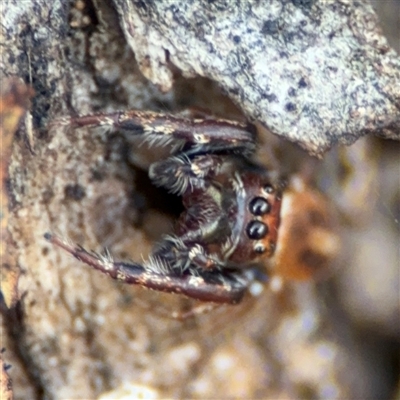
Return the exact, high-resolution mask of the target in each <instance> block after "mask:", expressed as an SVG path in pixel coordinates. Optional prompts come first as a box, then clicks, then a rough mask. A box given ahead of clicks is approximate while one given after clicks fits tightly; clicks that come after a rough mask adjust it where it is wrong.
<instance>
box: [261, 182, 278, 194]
mask: <svg viewBox="0 0 400 400" xmlns="http://www.w3.org/2000/svg"><path fill="white" fill-rule="evenodd" d="M274 190H275V189H274V187H273V186H272V185H271V184H269V183H267V184H266V185H264V187H263V191H264V192H265V193H267V194H272V193H274Z"/></svg>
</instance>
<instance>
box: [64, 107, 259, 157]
mask: <svg viewBox="0 0 400 400" xmlns="http://www.w3.org/2000/svg"><path fill="white" fill-rule="evenodd" d="M61 122H63V123H68V124H69V125H71V126H72V127H84V126H88V127H90V126H92V127H98V126H108V127H110V128H112V129H115V130H118V131H123V132H125V133H126V134H128V135H134V136H141V137H143V139H144V140H145V141H147V142H149V143H150V144H159V145H164V144H168V143H170V142H173V141H177V142H178V144H179V143H180V144H183V145H185V144H188V145H189V146H190V147H192V150H193V152H195V153H196V152H199V151H201V152H203V153H204V152H214V153H215V152H221V151H222V152H224V153H226V152H228V151H234V152H235V151H236V152H240V153H241V154H251V153H252V152H253V151H254V148H255V128H254V127H253V125H250V124H243V123H240V122H236V121H229V120H225V119H212V118H195V119H190V118H185V117H183V116H176V115H170V114H160V113H156V112H151V111H137V110H130V111H116V112H112V113H107V114H104V113H99V114H91V115H86V116H81V117H71V118H68V119H65V120H64V121H61Z"/></svg>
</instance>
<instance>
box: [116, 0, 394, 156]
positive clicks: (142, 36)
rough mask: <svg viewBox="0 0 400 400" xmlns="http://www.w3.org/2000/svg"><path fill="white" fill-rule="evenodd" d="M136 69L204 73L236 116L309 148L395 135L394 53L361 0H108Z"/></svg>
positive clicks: (168, 79) (169, 80)
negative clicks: (231, 103) (242, 115)
mask: <svg viewBox="0 0 400 400" xmlns="http://www.w3.org/2000/svg"><path fill="white" fill-rule="evenodd" d="M114 4H115V6H116V8H117V10H118V13H119V16H120V20H121V24H122V28H123V30H124V34H125V36H126V38H127V40H128V43H129V45H130V46H131V48H132V50H133V51H134V52H135V54H136V58H137V60H138V63H139V66H140V69H141V71H142V72H143V74H144V75H145V76H146V77H147V78H149V79H150V80H151V81H152V82H154V83H156V84H158V85H160V87H161V88H162V89H164V90H169V89H170V88H171V87H172V84H173V74H172V65H173V66H177V67H178V68H179V69H180V70H181V71H182V72H183V74H184V75H185V76H198V75H200V76H204V77H207V78H210V79H212V80H214V81H216V82H218V85H219V86H220V87H221V88H222V89H223V90H224V91H225V92H226V93H227V94H228V95H229V97H230V98H231V99H232V100H234V101H235V102H236V104H238V105H239V106H240V107H241V109H242V110H243V111H244V112H245V114H246V115H247V116H248V117H250V118H252V119H253V120H257V121H259V122H261V123H262V124H263V125H264V126H265V127H267V128H268V129H269V130H270V131H271V132H273V133H275V134H277V135H279V136H282V137H284V138H286V139H289V140H291V141H294V142H296V143H299V144H300V145H301V146H302V147H304V148H305V149H307V150H308V151H309V152H310V153H313V154H318V153H321V152H323V151H325V150H326V149H328V148H329V147H331V146H332V145H334V144H336V143H344V144H350V143H353V142H354V141H355V140H356V139H357V138H359V137H361V136H363V135H365V134H367V133H372V132H375V133H377V134H380V135H383V136H386V137H391V138H397V139H399V138H400V136H399V133H398V132H399V128H400V59H399V56H398V55H397V53H396V52H395V51H394V50H393V49H391V48H390V47H389V45H388V43H387V41H386V39H385V37H384V36H383V35H382V33H381V30H380V28H379V25H378V19H377V16H376V14H375V13H374V11H373V10H372V7H371V6H370V5H369V4H367V3H366V2H348V1H314V0H307V1H303V0H287V1H282V0H269V1H261V2H256V1H242V0H226V1H224V0H222V1H221V0H220V1H216V2H206V1H202V2H199V1H185V2H180V1H179V2H178V1H170V0H165V1H154V2H153V1H145V2H144V1H140V0H138V1H135V0H114Z"/></svg>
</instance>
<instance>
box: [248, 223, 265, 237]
mask: <svg viewBox="0 0 400 400" xmlns="http://www.w3.org/2000/svg"><path fill="white" fill-rule="evenodd" d="M246 232H247V236H248V237H249V238H250V239H253V240H258V239H262V238H263V237H265V236H266V235H267V234H268V227H267V225H265V224H264V223H263V222H260V221H251V222H249V224H248V225H247V228H246Z"/></svg>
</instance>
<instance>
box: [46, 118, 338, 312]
mask: <svg viewBox="0 0 400 400" xmlns="http://www.w3.org/2000/svg"><path fill="white" fill-rule="evenodd" d="M68 124H70V125H72V127H75V128H79V127H84V126H86V127H98V126H109V127H111V128H112V129H115V130H118V131H121V132H124V133H125V134H128V135H136V136H140V137H142V138H143V139H144V140H145V141H147V142H149V143H151V144H166V143H171V144H173V145H174V146H173V151H172V155H171V156H170V157H168V158H167V159H165V160H162V161H158V162H155V163H153V164H152V165H151V166H150V169H149V176H150V178H151V179H152V181H153V182H154V184H155V185H157V186H162V187H164V188H167V189H168V190H169V191H171V192H172V193H175V194H178V195H180V196H182V200H183V205H184V207H185V211H184V212H183V214H182V215H181V216H180V218H179V220H178V223H177V225H176V229H175V232H174V235H171V236H167V237H165V238H164V239H163V240H162V242H161V243H160V244H159V245H158V246H156V248H155V249H154V251H153V252H152V254H151V255H150V257H149V259H148V261H147V262H145V263H144V264H143V265H141V264H138V263H134V262H115V261H114V260H113V259H112V258H111V257H110V256H109V255H98V254H95V253H92V252H88V251H86V250H85V249H84V248H82V247H81V246H74V245H71V244H69V243H67V242H65V241H63V240H61V239H60V238H59V237H57V236H54V235H52V234H50V233H47V234H46V235H45V238H46V239H47V240H48V241H50V242H52V243H54V244H56V245H58V246H60V247H62V248H63V249H65V250H67V251H68V252H69V253H71V254H72V255H73V256H75V257H76V258H77V259H78V260H80V261H83V262H84V263H86V264H88V265H90V266H92V267H93V268H95V269H97V270H99V271H101V272H103V273H105V274H107V275H108V276H110V277H111V278H113V279H117V280H120V281H123V282H126V283H130V284H138V285H141V286H144V287H146V288H149V289H154V290H158V291H163V292H170V293H179V294H184V295H186V296H188V297H191V298H194V299H197V300H201V301H205V302H214V303H229V304H236V303H238V302H240V301H241V300H242V297H243V295H244V294H245V292H246V290H247V289H248V288H249V286H250V284H251V283H252V280H253V279H254V275H253V274H252V273H251V271H252V270H253V267H254V266H256V265H259V264H261V263H263V264H265V262H266V261H267V260H268V259H272V260H273V261H272V263H271V262H270V263H269V265H270V273H275V274H278V275H279V274H283V275H285V276H292V277H295V278H304V277H307V276H308V275H310V271H312V270H313V269H319V268H320V267H321V266H323V265H324V264H326V263H327V262H328V261H329V260H330V258H331V257H332V256H333V255H334V253H335V252H336V247H337V246H336V244H337V241H336V236H335V235H334V234H333V233H332V232H331V230H330V225H329V218H328V216H327V215H328V212H327V210H328V207H327V205H326V203H325V201H324V200H323V199H322V197H321V196H320V195H319V194H318V193H316V192H314V191H312V190H308V189H307V190H305V189H304V185H302V183H300V184H297V187H296V185H294V186H293V185H292V186H293V187H292V188H291V189H290V188H289V189H288V188H285V185H284V183H283V180H282V179H280V178H279V176H278V175H277V173H276V172H272V171H269V170H268V169H266V168H265V167H262V166H260V165H258V164H257V163H255V162H254V161H252V159H251V158H252V155H253V153H254V150H255V147H256V145H255V143H256V142H255V137H256V130H255V127H254V126H253V125H251V124H243V123H239V122H234V121H228V120H223V119H212V118H208V117H206V118H186V117H182V116H173V115H164V114H158V113H154V112H141V111H128V112H114V113H109V114H94V115H86V116H82V117H77V118H70V119H68ZM296 196H297V197H296ZM299 196H300V197H299ZM297 199H301V200H300V203H302V204H298V203H299V201H297ZM285 201H286V203H285ZM285 204H286V206H285ZM281 220H282V221H281ZM309 232H311V233H309ZM296 235H297V237H296ZM281 237H282V238H284V241H285V242H284V243H283V242H282V240H280V238H281ZM321 238H322V239H321ZM321 241H322V242H321ZM297 242H298V243H297ZM299 243H300V244H299Z"/></svg>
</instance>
